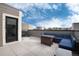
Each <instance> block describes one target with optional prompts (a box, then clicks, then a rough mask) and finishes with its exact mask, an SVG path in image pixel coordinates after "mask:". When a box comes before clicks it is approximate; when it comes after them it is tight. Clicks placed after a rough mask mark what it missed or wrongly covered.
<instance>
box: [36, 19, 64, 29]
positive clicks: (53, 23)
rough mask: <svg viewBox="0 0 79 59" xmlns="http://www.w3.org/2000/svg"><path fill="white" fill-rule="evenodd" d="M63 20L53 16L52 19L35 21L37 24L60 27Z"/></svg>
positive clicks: (46, 26)
mask: <svg viewBox="0 0 79 59" xmlns="http://www.w3.org/2000/svg"><path fill="white" fill-rule="evenodd" d="M62 24H63V22H61V21H60V20H59V19H56V18H53V19H52V20H47V21H41V22H38V23H36V25H37V26H41V27H45V28H52V27H62Z"/></svg>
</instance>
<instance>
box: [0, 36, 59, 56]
mask: <svg viewBox="0 0 79 59" xmlns="http://www.w3.org/2000/svg"><path fill="white" fill-rule="evenodd" d="M40 41H41V40H40V38H38V37H23V40H22V41H21V42H13V43H9V44H7V45H5V46H3V47H0V56H54V54H55V51H56V49H57V48H58V44H56V43H53V45H52V46H51V47H50V46H46V45H43V44H41V43H40Z"/></svg>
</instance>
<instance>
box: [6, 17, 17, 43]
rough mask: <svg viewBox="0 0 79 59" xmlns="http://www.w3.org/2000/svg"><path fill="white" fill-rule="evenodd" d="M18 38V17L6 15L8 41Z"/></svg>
mask: <svg viewBox="0 0 79 59" xmlns="http://www.w3.org/2000/svg"><path fill="white" fill-rule="evenodd" d="M17 40H18V19H17V18H13V17H8V16H6V43H8V42H13V41H17Z"/></svg>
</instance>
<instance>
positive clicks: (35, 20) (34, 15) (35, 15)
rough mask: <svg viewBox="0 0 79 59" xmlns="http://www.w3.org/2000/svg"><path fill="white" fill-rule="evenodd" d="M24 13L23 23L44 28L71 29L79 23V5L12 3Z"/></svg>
mask: <svg viewBox="0 0 79 59" xmlns="http://www.w3.org/2000/svg"><path fill="white" fill-rule="evenodd" d="M9 5H11V6H13V7H15V8H17V9H19V10H21V11H22V21H23V22H25V23H28V24H31V25H33V26H41V27H44V28H53V27H63V28H64V27H71V26H72V23H74V22H79V20H78V19H79V4H68V3H27V4H26V3H12V4H11V3H10V4H9Z"/></svg>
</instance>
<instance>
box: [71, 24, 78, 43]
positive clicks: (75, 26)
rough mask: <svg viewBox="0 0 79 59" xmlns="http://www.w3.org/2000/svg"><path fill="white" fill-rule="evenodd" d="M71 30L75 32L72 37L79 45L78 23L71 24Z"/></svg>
mask: <svg viewBox="0 0 79 59" xmlns="http://www.w3.org/2000/svg"><path fill="white" fill-rule="evenodd" d="M72 29H73V30H76V31H75V32H74V35H75V37H76V42H78V43H79V23H73V24H72Z"/></svg>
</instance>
